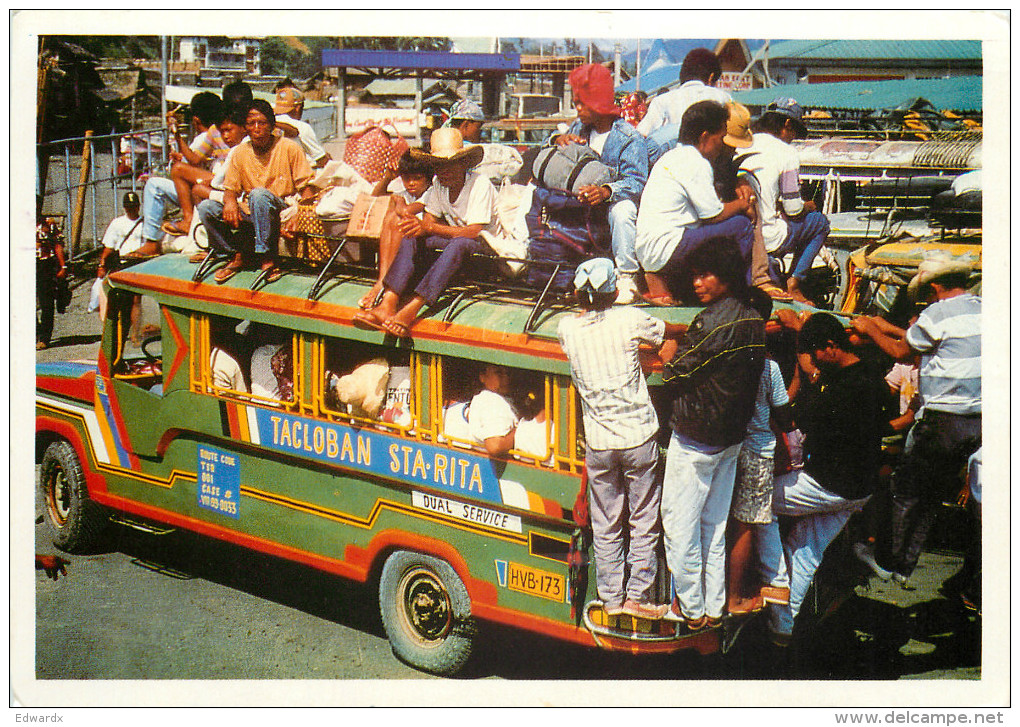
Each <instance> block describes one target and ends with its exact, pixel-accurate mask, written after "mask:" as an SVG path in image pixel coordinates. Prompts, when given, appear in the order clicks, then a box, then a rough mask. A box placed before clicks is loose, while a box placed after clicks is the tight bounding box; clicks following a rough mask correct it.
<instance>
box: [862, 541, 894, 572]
mask: <svg viewBox="0 0 1020 727" xmlns="http://www.w3.org/2000/svg"><path fill="white" fill-rule="evenodd" d="M854 555H856V556H857V559H858V560H860V561H861V562H862V563H864V564H865V565H866V566H868V567H869V568H871V572H872V573H874V574H875V575H876V576H878V577H879V578H881V579H882V580H883V581H887V580H889V579H890V578H892V577H893V574H892V573H891V572H889V571H887V570H886V569H885V568H883V567H882V566H880V565H879V564H878V561H877V560H875V555H874V553H872V552H871V546H870V545H868V544H867V543H854ZM897 575H899V574H897Z"/></svg>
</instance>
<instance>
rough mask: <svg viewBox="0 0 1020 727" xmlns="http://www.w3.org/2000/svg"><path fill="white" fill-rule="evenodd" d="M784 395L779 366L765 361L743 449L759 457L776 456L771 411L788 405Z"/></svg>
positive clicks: (788, 400)
mask: <svg viewBox="0 0 1020 727" xmlns="http://www.w3.org/2000/svg"><path fill="white" fill-rule="evenodd" d="M789 403H790V399H789V397H788V396H787V395H786V382H785V381H784V380H783V374H782V372H781V371H780V370H779V364H777V363H776V362H775V361H773V360H772V359H765V368H764V369H762V372H761V384H760V385H759V386H758V397H757V398H756V399H755V401H754V413H753V414H752V415H751V421H749V422H748V423H747V436H746V437H745V438H744V444H743V447H744V449H747V450H749V451H751V452H754V453H755V454H757V455H759V456H761V457H774V456H775V454H776V435H775V433H774V432H773V431H772V427H770V426H769V419H770V418H771V415H772V410H773V409H777V408H779V407H781V406H783V405H784V404H789Z"/></svg>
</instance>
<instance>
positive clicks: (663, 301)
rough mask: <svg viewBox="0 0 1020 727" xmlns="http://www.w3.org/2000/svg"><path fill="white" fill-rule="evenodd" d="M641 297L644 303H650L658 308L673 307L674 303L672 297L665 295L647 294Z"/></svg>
mask: <svg viewBox="0 0 1020 727" xmlns="http://www.w3.org/2000/svg"><path fill="white" fill-rule="evenodd" d="M641 297H642V298H644V300H645V302H646V303H650V304H652V305H654V306H658V307H659V308H669V307H670V306H675V305H676V301H675V300H673V296H671V295H669V294H668V293H667V294H663V295H649V294H648V293H642V294H641Z"/></svg>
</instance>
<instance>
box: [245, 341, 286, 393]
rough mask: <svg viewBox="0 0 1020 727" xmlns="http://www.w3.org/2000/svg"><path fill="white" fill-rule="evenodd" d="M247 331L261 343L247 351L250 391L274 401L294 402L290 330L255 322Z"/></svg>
mask: <svg viewBox="0 0 1020 727" xmlns="http://www.w3.org/2000/svg"><path fill="white" fill-rule="evenodd" d="M249 334H250V335H251V336H252V339H253V340H254V341H255V342H256V343H261V345H258V346H257V348H255V350H254V351H252V354H251V376H250V378H251V393H252V394H254V395H256V396H260V397H264V398H267V399H273V400H276V401H286V402H291V401H294V359H293V353H294V352H293V349H294V342H293V340H292V338H291V333H290V331H285V330H283V329H279V328H274V327H271V326H265V325H260V324H259V325H256V327H255V330H253V331H249ZM263 341H265V343H262V342H263Z"/></svg>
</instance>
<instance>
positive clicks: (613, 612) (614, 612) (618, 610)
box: [602, 603, 627, 616]
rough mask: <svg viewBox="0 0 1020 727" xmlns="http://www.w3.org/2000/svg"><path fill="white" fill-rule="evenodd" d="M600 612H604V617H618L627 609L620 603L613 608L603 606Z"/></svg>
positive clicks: (606, 605)
mask: <svg viewBox="0 0 1020 727" xmlns="http://www.w3.org/2000/svg"><path fill="white" fill-rule="evenodd" d="M602 610H603V611H605V614H606V616H620V615H622V614H624V613H626V612H627V607H626V606H625V605H624V604H622V603H618V604H616V605H615V606H610V605H609V604H603V606H602Z"/></svg>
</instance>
